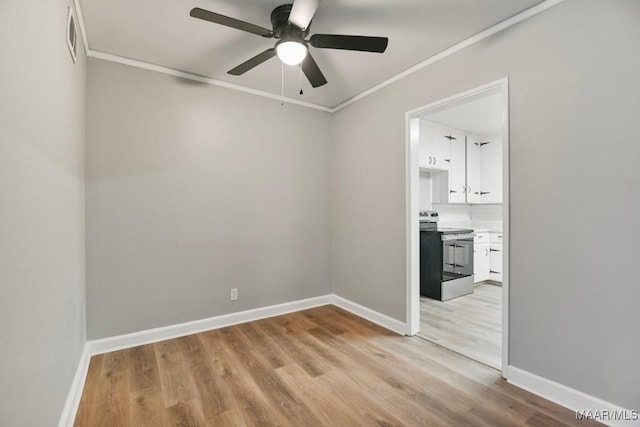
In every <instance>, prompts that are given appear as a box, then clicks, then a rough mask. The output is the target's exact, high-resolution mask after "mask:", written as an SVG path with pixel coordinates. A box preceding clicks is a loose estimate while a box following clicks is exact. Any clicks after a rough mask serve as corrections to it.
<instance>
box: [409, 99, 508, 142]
mask: <svg viewBox="0 0 640 427" xmlns="http://www.w3.org/2000/svg"><path fill="white" fill-rule="evenodd" d="M502 113H503V111H502V93H500V92H498V93H492V94H487V95H484V96H482V97H477V98H474V99H471V100H467V101H464V102H460V103H456V104H455V105H451V106H448V107H445V108H444V109H443V110H440V111H437V112H433V113H426V114H421V115H420V118H421V119H424V120H427V121H430V122H434V123H439V124H441V125H444V126H447V127H452V128H454V129H460V130H465V131H468V132H470V133H473V134H476V135H480V136H482V135H490V134H492V133H496V132H499V131H501V130H502Z"/></svg>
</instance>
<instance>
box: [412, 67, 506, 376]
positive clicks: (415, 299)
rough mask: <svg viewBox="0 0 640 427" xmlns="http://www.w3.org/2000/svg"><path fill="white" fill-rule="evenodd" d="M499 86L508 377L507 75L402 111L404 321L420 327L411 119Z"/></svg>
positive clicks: (415, 150)
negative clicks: (403, 151)
mask: <svg viewBox="0 0 640 427" xmlns="http://www.w3.org/2000/svg"><path fill="white" fill-rule="evenodd" d="M495 89H500V91H501V93H502V96H503V107H502V108H503V113H502V125H503V126H502V132H503V174H502V186H503V202H502V209H503V230H502V231H503V235H504V238H503V249H504V250H503V253H502V256H503V281H502V367H501V368H502V369H501V370H502V376H503V377H504V378H508V372H509V371H508V364H509V259H510V258H509V249H510V248H509V235H510V222H509V214H510V210H509V204H510V199H509V79H508V78H507V77H504V78H502V79H500V80H496V81H494V82H491V83H488V84H485V85H482V86H479V87H476V88H474V89H471V90H468V91H465V92H462V93H459V94H456V95H453V96H449V97H447V98H445V99H441V100H439V101H436V102H432V103H430V104H427V105H425V106H422V107H419V108H416V109H414V110H411V111H408V112H407V113H405V132H406V133H405V155H406V159H405V162H406V171H407V172H406V176H405V182H406V190H405V191H406V205H405V209H406V211H405V212H406V221H407V223H406V225H405V227H406V245H407V246H406V247H407V260H406V262H407V265H406V271H407V283H406V325H407V335H415V334H416V333H418V331H419V330H420V314H419V312H420V305H419V301H420V269H419V268H420V266H419V262H420V261H419V251H420V248H419V236H420V229H419V227H420V225H419V222H418V206H419V200H417V199H418V197H419V191H418V189H419V164H418V155H419V153H418V151H419V147H418V144H419V141H412V140H411V132H410V130H411V129H410V126H411V120H412V119H415V118H417V117H418V114H420V113H424V112H425V111H429V110H433V109H439V108H441V107H442V106H444V105H447V104H449V103H453V102H459V101H461V100H463V99H465V98H470V97H474V96H477V95H478V94H481V93H482V92H487V91H490V90H495Z"/></svg>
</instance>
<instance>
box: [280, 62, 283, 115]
mask: <svg viewBox="0 0 640 427" xmlns="http://www.w3.org/2000/svg"><path fill="white" fill-rule="evenodd" d="M280 65H281V67H282V68H281V72H280V77H281V81H280V83H281V84H280V87H281V88H282V91H281V94H282V101H281V102H280V105H281V106H282V107H284V62H281V63H280Z"/></svg>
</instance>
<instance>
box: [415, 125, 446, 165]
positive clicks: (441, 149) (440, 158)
mask: <svg viewBox="0 0 640 427" xmlns="http://www.w3.org/2000/svg"><path fill="white" fill-rule="evenodd" d="M445 133H446V130H443V128H441V127H439V126H437V125H434V124H431V123H429V122H425V121H423V120H420V121H419V134H420V155H419V161H418V163H419V165H420V167H421V168H423V169H430V170H436V171H448V170H449V163H448V162H446V161H445V159H446V158H448V157H449V144H448V140H447V139H445V138H444V137H443V135H444V134H445Z"/></svg>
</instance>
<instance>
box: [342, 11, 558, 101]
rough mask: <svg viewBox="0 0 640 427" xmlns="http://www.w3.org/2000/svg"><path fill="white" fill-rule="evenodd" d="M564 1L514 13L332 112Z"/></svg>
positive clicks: (357, 96)
mask: <svg viewBox="0 0 640 427" xmlns="http://www.w3.org/2000/svg"><path fill="white" fill-rule="evenodd" d="M563 1H564V0H547V1H544V2H542V3H540V4H537V5H535V6H533V7H531V8H529V9H527V10H525V11H523V12H520V13H518V14H517V15H514V16H512V17H511V18H508V19H506V20H504V21H502V22H500V23H498V24H496V25H494V26H493V27H489V28H487V29H486V30H484V31H482V32H480V33H478V34H476V35H474V36H471V37H469V38H468V39H466V40H463V41H461V42H460V43H458V44H455V45H453V46H451V47H450V48H448V49H445V50H443V51H442V52H440V53H437V54H435V55H433V56H431V57H429V58H427V59H425V60H424V61H422V62H420V63H418V64H416V65H414V66H413V67H411V68H408V69H406V70H405V71H403V72H401V73H399V74H396V75H395V76H393V77H391V78H389V79H387V80H385V81H383V82H382V83H379V84H377V85H375V86H374V87H372V88H370V89H368V90H365V91H364V92H362V93H360V94H359V95H356V96H354V97H353V98H351V99H348V100H346V101H345V102H343V103H341V104H339V105H337V106H335V107H334V108H333V111H332V112H333V113H335V112H336V111H340V110H342V109H343V108H345V107H348V106H349V105H351V104H353V103H354V102H356V101H359V100H361V99H362V98H365V97H367V96H369V95H371V94H373V93H375V92H377V91H379V90H381V89H383V88H385V87H387V86H389V85H390V84H392V83H395V82H397V81H398V80H400V79H403V78H405V77H407V76H410V75H411V74H414V73H415V72H417V71H420V70H421V69H423V68H425V67H427V66H428V65H431V64H433V63H434V62H438V61H440V60H441V59H444V58H446V57H447V56H451V55H453V54H454V53H456V52H459V51H461V50H462V49H464V48H467V47H469V46H471V45H472V44H474V43H477V42H479V41H481V40H484V39H486V38H487V37H490V36H492V35H494V34H496V33H498V32H500V31H502V30H505V29H507V28H509V27H511V26H513V25H515V24H517V23H519V22H522V21H524V20H525V19H529V18H531V17H532V16H535V15H537V14H539V13H541V12H544V11H545V10H547V9H549V8H551V7H553V6H555V5H557V4H559V3H561V2H563Z"/></svg>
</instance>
